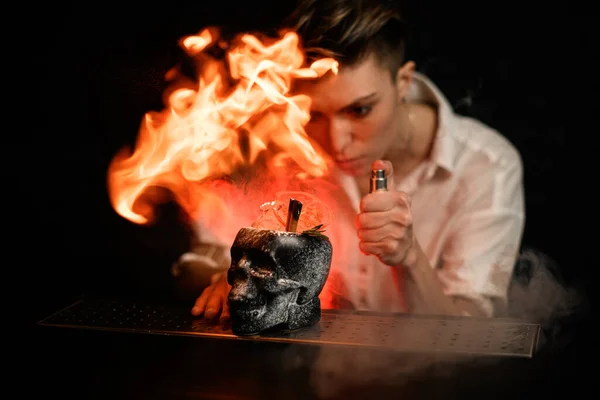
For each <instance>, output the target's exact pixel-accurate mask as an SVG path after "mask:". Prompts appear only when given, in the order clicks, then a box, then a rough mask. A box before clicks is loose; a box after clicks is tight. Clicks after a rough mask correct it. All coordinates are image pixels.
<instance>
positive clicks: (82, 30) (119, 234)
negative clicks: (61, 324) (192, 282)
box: [7, 0, 598, 318]
mask: <svg viewBox="0 0 600 400" xmlns="http://www.w3.org/2000/svg"><path fill="white" fill-rule="evenodd" d="M229 3H230V2H227V1H219V2H216V1H215V2H202V1H195V2H184V1H169V2H164V3H161V4H157V5H151V4H150V2H147V3H144V2H139V1H134V2H127V4H125V2H113V1H104V2H101V3H100V2H98V3H90V4H85V6H84V5H81V6H79V5H74V4H62V5H61V4H56V3H54V4H51V5H44V6H41V7H42V8H41V9H38V11H39V18H34V19H32V20H31V21H30V23H31V26H32V29H31V31H30V33H32V34H35V46H34V48H33V51H32V53H30V55H33V61H32V63H31V64H30V65H31V66H33V70H34V73H32V74H30V75H29V79H28V80H29V82H28V83H34V90H37V91H39V92H38V93H39V97H38V100H37V101H35V103H34V104H35V105H36V106H40V107H41V109H40V111H41V112H39V113H38V114H34V115H35V116H34V117H31V116H30V117H29V118H31V120H27V121H24V122H27V125H28V126H34V127H35V128H34V129H32V130H31V131H27V132H26V133H23V134H22V136H21V138H23V139H24V141H23V143H22V144H21V146H22V147H21V148H20V149H21V150H23V149H26V150H27V152H28V154H31V155H32V158H31V160H30V161H29V162H27V163H24V164H26V165H24V166H23V167H22V168H23V169H25V170H26V169H27V168H31V171H36V173H35V174H34V173H29V172H28V171H25V174H23V175H22V176H20V177H19V181H18V184H17V186H16V187H17V188H18V190H17V191H16V192H17V193H18V196H14V195H13V194H11V196H12V197H14V198H15V199H16V200H17V201H18V202H19V203H20V204H21V205H25V206H26V207H27V208H26V211H25V213H24V214H20V215H19V217H18V218H17V220H18V221H20V223H19V224H18V228H17V229H16V230H14V231H13V238H15V237H16V238H17V239H18V241H19V242H20V244H21V245H22V247H25V253H24V254H25V257H21V259H20V261H19V264H18V265H19V266H20V267H26V268H24V269H20V268H17V269H16V271H17V273H18V274H19V273H21V272H20V271H26V278H27V279H24V280H20V281H18V282H21V281H22V282H25V284H24V285H26V286H24V287H23V290H24V291H31V286H30V283H31V277H33V280H34V282H35V285H34V287H33V289H34V300H36V303H37V304H36V308H35V310H34V317H35V318H40V317H42V316H44V315H45V314H47V313H48V312H50V311H53V309H54V308H56V307H58V306H62V305H63V303H64V302H65V301H68V300H70V299H72V298H74V297H76V296H78V295H79V294H80V293H82V292H84V291H86V290H89V289H90V288H92V289H97V288H99V287H103V286H105V285H106V286H110V287H128V285H132V286H133V287H134V288H137V287H151V288H154V287H155V286H157V287H158V288H159V290H162V289H163V287H162V286H168V285H169V283H167V282H168V281H169V280H170V278H169V275H168V268H169V266H170V264H171V262H172V261H174V260H175V259H176V258H177V257H178V255H179V254H180V253H181V252H182V251H184V250H185V249H186V247H187V236H186V232H185V231H184V229H182V227H181V226H180V224H179V222H178V220H177V218H176V213H175V212H173V210H172V207H171V208H169V207H165V208H164V209H163V210H162V213H161V214H160V217H159V220H158V222H157V224H156V225H154V226H150V227H140V226H135V225H133V224H131V223H129V222H127V221H125V220H123V219H122V218H120V217H119V216H117V215H116V214H115V212H114V211H113V210H112V209H111V207H110V205H109V202H108V197H107V191H106V185H105V179H106V169H107V166H108V163H109V161H110V159H111V158H112V157H113V155H114V154H115V153H116V152H117V151H118V150H119V149H120V148H121V147H122V146H123V145H125V144H131V143H133V142H134V141H135V138H136V136H137V130H138V126H139V121H140V118H141V117H142V115H143V114H144V113H145V112H146V111H149V110H150V109H157V108H161V107H162V104H161V94H162V90H163V89H164V82H163V75H164V73H165V72H166V71H167V70H168V69H169V68H170V67H171V66H173V65H174V63H175V62H177V61H178V57H179V49H178V47H177V39H178V38H180V37H181V36H183V35H185V34H189V33H194V32H197V31H199V30H200V29H201V28H202V27H203V26H204V25H205V24H219V23H220V22H221V21H225V20H228V21H231V20H233V21H236V23H238V24H240V25H239V26H244V25H247V26H249V27H252V26H253V24H256V25H259V24H260V23H262V22H265V21H269V20H277V18H278V16H277V15H278V14H277V13H278V12H280V11H282V10H285V8H286V5H285V4H279V5H277V4H276V5H272V6H270V7H268V8H267V10H268V11H269V12H271V13H272V14H266V12H264V11H260V12H259V11H257V6H256V4H258V3H251V2H247V3H244V4H240V5H235V6H233V5H229ZM281 3H284V2H281ZM413 3H414V4H412V5H410V6H409V7H408V10H409V11H410V14H409V16H410V20H411V23H412V25H413V26H414V29H415V31H414V34H413V36H414V37H413V43H412V46H411V49H410V52H409V55H410V56H411V58H412V59H414V60H415V61H416V62H417V68H418V69H419V70H420V71H422V72H425V73H426V74H427V75H428V76H429V77H431V78H432V79H433V80H434V81H435V82H436V83H437V84H438V85H439V86H440V88H441V89H442V90H443V91H444V92H445V94H446V95H447V96H448V98H449V99H450V101H451V102H452V103H453V104H454V105H455V107H456V110H457V111H458V112H460V113H462V114H466V115H471V116H474V117H476V118H479V119H481V120H482V121H484V122H486V123H488V124H490V125H491V126H493V127H495V128H497V129H499V130H500V131H501V132H503V133H504V134H505V135H506V136H507V137H508V139H509V140H511V141H512V142H513V143H514V144H515V145H516V146H517V147H518V149H519V150H520V151H521V153H522V156H523V160H524V164H525V185H526V207H527V221H526V228H525V236H524V243H525V244H527V245H529V246H533V247H535V248H538V249H540V250H542V251H544V252H546V253H547V254H549V255H550V256H551V257H553V258H554V259H555V260H556V261H557V262H558V264H559V266H560V268H561V271H562V273H563V274H564V276H565V278H566V279H567V281H569V282H576V283H578V284H579V283H583V284H586V283H587V282H588V280H589V278H590V276H591V274H590V271H591V268H592V266H593V265H597V264H598V263H597V261H596V260H595V258H594V256H593V255H592V254H591V253H592V250H591V249H593V247H592V246H593V245H594V243H593V239H594V238H595V237H597V234H596V233H595V229H594V218H595V211H594V209H593V208H588V207H589V206H591V205H593V198H592V197H591V194H590V193H591V191H590V190H589V188H591V189H593V186H594V184H593V179H594V171H595V170H597V167H594V164H595V163H594V162H593V161H594V160H593V156H594V148H593V144H592V143H593V141H595V136H596V134H597V128H596V127H594V126H592V125H591V124H590V123H591V121H592V120H593V117H594V113H595V107H594V105H595V104H594V99H595V96H596V94H595V88H597V85H595V84H593V83H592V82H594V79H593V77H594V76H595V75H596V73H597V68H596V66H597V65H598V63H597V62H596V61H595V57H596V54H595V50H594V46H595V45H594V43H596V42H597V41H596V39H595V37H596V32H595V29H594V28H593V25H594V21H595V17H594V16H593V15H590V14H589V13H586V12H584V10H576V9H575V8H574V7H572V8H571V9H568V8H562V9H556V8H551V7H549V6H548V4H549V3H545V4H542V5H537V4H532V3H529V4H525V3H526V2H498V3H495V4H493V5H490V3H488V2H484V3H483V4H484V5H479V6H477V7H473V6H472V5H470V6H466V5H464V6H456V5H455V4H452V3H455V2H447V4H442V5H441V6H442V8H438V7H440V4H436V3H438V2H434V1H429V0H420V1H416V2H413ZM50 14H52V17H50ZM225 17H227V18H225ZM594 86H595V87H594ZM17 153H18V152H17ZM7 156H8V157H11V156H14V157H17V158H18V157H20V156H19V154H8V155H7ZM596 179H597V178H596ZM24 217H26V218H31V221H26V222H24ZM588 228H591V229H588ZM21 254H23V253H21ZM141 272H144V273H141Z"/></svg>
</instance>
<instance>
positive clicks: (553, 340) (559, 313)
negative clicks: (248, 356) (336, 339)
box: [282, 249, 587, 399]
mask: <svg viewBox="0 0 600 400" xmlns="http://www.w3.org/2000/svg"><path fill="white" fill-rule="evenodd" d="M586 310H587V308H586V301H585V297H584V294H583V292H582V291H581V290H579V289H577V288H575V287H570V286H568V285H567V284H566V283H565V282H564V280H563V279H562V277H561V276H560V273H559V269H558V266H557V265H556V263H555V262H554V261H553V260H552V259H551V258H550V257H548V256H547V255H545V254H544V253H542V252H540V251H537V250H534V249H525V250H524V251H522V252H521V254H520V256H519V258H518V260H517V263H516V265H515V271H514V276H513V281H512V284H511V287H510V289H509V304H508V317H509V318H511V319H512V318H514V319H518V320H520V321H523V322H533V323H538V324H540V326H541V337H540V338H539V341H538V347H537V350H536V352H535V353H534V355H533V360H529V359H526V361H537V360H536V358H539V359H540V360H539V361H538V362H541V363H542V364H543V362H544V361H543V360H544V358H543V357H544V355H545V353H544V350H546V348H549V347H551V351H553V350H555V348H556V346H562V345H565V342H568V341H569V340H571V338H569V337H568V335H562V327H563V326H566V324H567V323H568V322H569V321H571V320H572V319H573V318H578V317H580V316H582V315H583V314H584V313H585V311H586ZM372 333H373V334H375V335H381V334H382V333H381V330H380V331H377V330H372ZM300 347H301V346H300ZM300 347H299V346H292V347H290V348H288V349H287V352H286V353H285V354H284V356H283V359H282V366H283V368H285V369H287V370H290V369H291V370H295V371H298V370H299V369H300V370H304V371H305V374H306V376H307V381H308V382H309V384H310V387H311V389H312V391H313V393H314V394H315V395H316V396H317V397H318V398H321V399H337V398H343V399H348V398H356V396H357V395H358V397H361V395H359V393H363V394H364V395H365V396H367V395H368V397H371V395H375V391H376V392H377V393H381V392H383V393H389V394H391V395H393V394H394V393H395V394H396V395H398V394H399V393H401V392H398V390H399V389H400V388H404V389H406V390H409V388H410V389H414V388H415V386H418V387H419V392H422V391H423V390H424V391H426V392H428V393H429V394H430V395H431V396H434V397H437V396H440V395H441V394H440V393H437V392H436V390H439V389H435V385H436V383H435V382H440V381H445V382H452V383H451V384H452V385H454V386H456V385H457V383H456V381H460V382H461V383H460V384H461V385H462V386H465V385H468V386H470V387H471V388H473V387H475V389H477V385H483V383H482V382H479V381H478V379H473V378H472V377H473V372H481V371H482V370H484V369H485V368H494V367H495V366H497V364H498V363H499V362H516V361H523V358H520V357H506V356H502V357H494V356H492V355H490V356H487V355H486V356H477V355H472V354H464V355H463V354H458V353H455V354H451V353H442V352H434V351H432V352H426V353H424V352H421V353H419V352H418V351H415V352H408V351H392V350H390V349H387V348H365V347H358V346H345V345H340V346H336V345H319V346H308V348H300ZM542 353H544V354H542ZM519 365H524V364H523V363H521V364H518V365H517V364H516V365H515V366H514V367H513V366H511V368H509V369H508V370H507V371H506V370H504V369H503V370H502V371H503V372H502V373H501V374H500V376H495V375H498V374H497V372H496V373H493V372H491V373H490V375H492V376H495V377H493V378H489V379H487V378H486V379H487V384H489V380H490V379H491V380H498V381H501V380H503V382H511V384H510V385H506V383H505V384H504V387H508V389H505V390H509V391H510V390H517V389H515V388H516V387H517V386H518V384H519V382H525V381H526V380H527V379H531V374H528V373H525V372H524V371H523V369H522V368H520V367H519ZM469 376H471V378H469ZM425 377H426V379H425ZM466 381H469V382H468V383H465V382H466ZM430 386H431V387H430ZM499 386H501V385H499ZM488 390H489V389H488ZM369 393H370V395H369ZM402 393H404V391H403V392H402ZM494 395H498V396H500V394H499V393H494ZM431 396H429V397H431ZM375 397H377V395H375Z"/></svg>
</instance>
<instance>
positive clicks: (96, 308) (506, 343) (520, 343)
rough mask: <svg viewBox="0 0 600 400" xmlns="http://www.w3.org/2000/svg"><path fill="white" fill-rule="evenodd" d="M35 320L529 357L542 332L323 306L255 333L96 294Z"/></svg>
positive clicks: (501, 322) (530, 326)
mask: <svg viewBox="0 0 600 400" xmlns="http://www.w3.org/2000/svg"><path fill="white" fill-rule="evenodd" d="M39 324H40V325H45V326H58V327H68V328H81V329H96V330H110V331H123V332H141V333H150V334H163V335H192V336H204V337H215V338H221V339H235V340H254V341H279V342H295V343H308V344H311V343H312V344H319V345H343V346H362V347H374V348H384V349H390V350H397V351H411V352H427V351H434V352H448V353H465V354H471V355H494V356H513V357H528V358H531V357H533V355H534V353H535V351H536V347H537V344H538V339H539V335H540V326H539V325H538V324H534V323H527V322H521V321H513V320H505V319H487V318H486V319H482V318H470V317H430V316H414V315H406V314H379V313H371V312H355V311H340V310H323V313H322V318H321V321H320V322H319V324H317V325H315V326H312V327H309V328H305V329H299V330H297V331H292V332H282V331H276V332H271V333H268V334H262V335H259V336H237V335H234V334H233V333H232V332H231V330H230V329H228V328H227V327H226V326H223V325H218V324H214V323H210V322H207V321H205V320H203V319H201V318H194V317H192V316H191V315H190V314H189V310H187V309H186V310H183V309H179V308H172V307H167V306H161V305H151V304H146V303H144V302H138V301H132V300H124V299H97V298H95V299H84V300H80V301H78V302H76V303H74V304H72V305H71V306H69V307H67V308H65V309H63V310H60V311H59V312H57V313H55V314H53V315H51V316H49V317H47V318H45V319H43V320H42V321H40V322H39Z"/></svg>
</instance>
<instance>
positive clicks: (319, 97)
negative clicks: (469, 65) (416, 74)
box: [297, 56, 412, 176]
mask: <svg viewBox="0 0 600 400" xmlns="http://www.w3.org/2000/svg"><path fill="white" fill-rule="evenodd" d="M403 68H404V67H403ZM408 69H409V70H410V68H408ZM411 71H412V70H411ZM404 83H405V82H404ZM404 86H405V85H399V84H398V82H394V80H393V79H392V77H391V74H390V72H389V70H388V69H386V68H384V67H382V66H381V65H380V64H379V62H378V61H377V59H376V58H375V57H374V56H370V57H368V58H366V59H365V60H364V61H362V62H361V63H359V64H357V65H355V66H351V67H345V68H344V67H343V68H341V69H340V71H339V73H338V74H337V75H335V74H328V75H327V76H325V77H324V78H321V79H320V80H318V81H303V82H301V83H299V84H298V87H297V90H298V92H300V93H303V94H306V95H308V96H309V97H310V98H311V99H312V104H311V120H310V122H309V123H308V124H307V125H306V127H305V129H306V132H307V133H308V135H309V136H310V137H311V138H313V139H314V140H316V141H317V142H318V143H319V145H320V146H322V147H323V149H324V150H325V151H326V152H327V153H328V154H329V155H330V156H331V157H332V158H333V159H334V161H335V162H336V164H337V165H338V167H339V168H340V169H341V170H343V171H344V172H345V173H347V174H349V175H353V176H362V175H364V174H368V173H369V172H370V170H371V163H372V162H373V161H374V160H376V159H381V158H382V157H383V156H384V154H385V153H386V151H387V150H388V149H389V148H390V146H392V145H393V142H394V141H395V140H397V139H399V140H401V139H402V138H401V134H402V133H401V132H399V130H400V129H399V127H400V121H401V118H402V117H401V113H399V112H398V111H399V104H400V103H401V102H402V97H403V92H402V91H401V90H399V88H400V87H402V88H403V87H404Z"/></svg>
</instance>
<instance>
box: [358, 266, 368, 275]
mask: <svg viewBox="0 0 600 400" xmlns="http://www.w3.org/2000/svg"><path fill="white" fill-rule="evenodd" d="M359 271H360V273H361V274H366V273H367V266H366V265H364V264H361V265H360V267H359Z"/></svg>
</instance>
